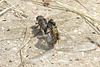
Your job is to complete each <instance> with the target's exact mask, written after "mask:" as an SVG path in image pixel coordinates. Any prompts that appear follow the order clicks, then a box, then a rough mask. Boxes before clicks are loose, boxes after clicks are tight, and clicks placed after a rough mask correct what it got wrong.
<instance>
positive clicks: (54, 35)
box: [35, 16, 59, 44]
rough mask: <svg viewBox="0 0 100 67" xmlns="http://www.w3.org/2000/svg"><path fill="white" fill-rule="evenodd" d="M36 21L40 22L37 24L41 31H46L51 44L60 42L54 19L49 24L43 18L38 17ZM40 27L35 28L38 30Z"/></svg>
mask: <svg viewBox="0 0 100 67" xmlns="http://www.w3.org/2000/svg"><path fill="white" fill-rule="evenodd" d="M36 20H37V21H38V22H37V23H36V24H38V26H40V31H42V30H43V31H44V33H45V35H46V37H47V40H48V42H49V43H51V44H56V42H57V40H59V33H58V30H57V26H56V23H55V22H54V21H53V19H50V20H49V21H48V22H47V20H46V19H45V18H44V17H43V16H37V18H36ZM38 26H36V27H35V28H37V27H38ZM48 29H49V30H48ZM40 31H39V32H40Z"/></svg>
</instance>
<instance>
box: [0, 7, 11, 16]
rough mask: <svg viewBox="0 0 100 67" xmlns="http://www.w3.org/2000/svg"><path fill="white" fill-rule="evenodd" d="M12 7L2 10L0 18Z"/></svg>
mask: <svg viewBox="0 0 100 67" xmlns="http://www.w3.org/2000/svg"><path fill="white" fill-rule="evenodd" d="M11 8H12V7H8V8H6V9H4V10H3V11H1V12H0V16H1V15H3V14H4V13H6V12H7V11H8V10H10V9H11Z"/></svg>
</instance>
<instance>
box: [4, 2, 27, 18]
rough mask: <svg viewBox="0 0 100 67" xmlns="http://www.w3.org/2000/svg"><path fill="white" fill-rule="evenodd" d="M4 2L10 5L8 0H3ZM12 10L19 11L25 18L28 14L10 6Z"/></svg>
mask: <svg viewBox="0 0 100 67" xmlns="http://www.w3.org/2000/svg"><path fill="white" fill-rule="evenodd" d="M5 3H6V4H8V5H9V6H12V4H11V3H10V2H9V1H7V0H5ZM12 10H14V11H16V12H17V13H19V14H21V15H22V16H23V17H25V18H27V17H28V15H26V14H25V13H24V12H22V11H20V10H19V9H17V8H16V7H14V6H13V7H12Z"/></svg>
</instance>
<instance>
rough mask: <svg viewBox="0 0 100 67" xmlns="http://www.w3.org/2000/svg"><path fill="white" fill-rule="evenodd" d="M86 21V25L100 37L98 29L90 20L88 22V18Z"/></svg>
mask: <svg viewBox="0 0 100 67" xmlns="http://www.w3.org/2000/svg"><path fill="white" fill-rule="evenodd" d="M83 18H84V19H85V21H86V23H88V24H89V25H90V26H91V27H92V28H93V29H94V30H95V32H97V33H98V34H99V35H100V31H99V30H98V27H96V26H95V25H94V24H93V23H92V22H91V21H90V20H88V19H87V18H85V17H83Z"/></svg>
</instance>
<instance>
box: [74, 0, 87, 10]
mask: <svg viewBox="0 0 100 67" xmlns="http://www.w3.org/2000/svg"><path fill="white" fill-rule="evenodd" d="M75 1H76V2H78V3H79V4H80V5H82V6H83V7H84V8H85V9H86V10H88V9H87V8H86V7H85V6H84V5H83V4H82V3H80V2H79V1H78V0H75ZM88 11H89V10H88Z"/></svg>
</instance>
